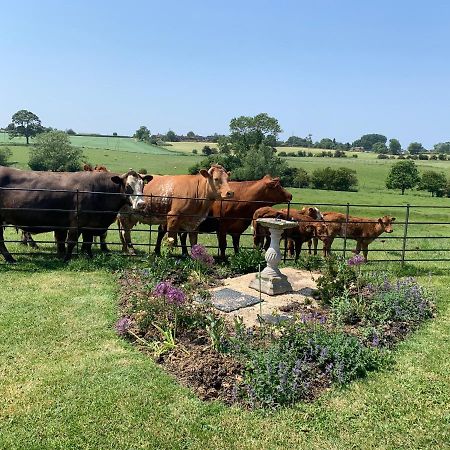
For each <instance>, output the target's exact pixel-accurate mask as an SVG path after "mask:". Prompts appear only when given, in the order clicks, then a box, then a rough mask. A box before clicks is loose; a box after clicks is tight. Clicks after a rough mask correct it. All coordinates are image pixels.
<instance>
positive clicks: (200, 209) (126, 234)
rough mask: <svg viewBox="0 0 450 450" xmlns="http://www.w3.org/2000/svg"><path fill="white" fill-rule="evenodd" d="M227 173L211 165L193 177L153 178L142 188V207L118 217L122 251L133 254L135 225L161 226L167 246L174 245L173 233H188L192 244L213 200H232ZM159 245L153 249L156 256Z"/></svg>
mask: <svg viewBox="0 0 450 450" xmlns="http://www.w3.org/2000/svg"><path fill="white" fill-rule="evenodd" d="M228 177H229V173H227V172H226V171H225V169H224V168H223V167H222V166H220V165H218V164H214V165H212V166H211V168H210V169H209V170H206V169H202V170H200V172H199V173H198V174H197V175H155V176H154V177H153V180H152V182H151V183H149V184H147V185H146V186H145V188H144V195H145V207H144V208H143V209H142V211H139V212H138V213H134V212H131V213H127V212H126V211H122V212H121V213H120V214H119V216H118V223H119V230H120V239H121V241H122V250H123V251H124V252H125V253H130V254H135V251H134V248H133V244H132V242H131V229H132V228H133V227H134V226H135V225H136V224H137V223H138V222H140V223H146V224H150V225H163V226H164V227H165V228H166V229H167V232H168V234H169V239H170V241H169V242H176V239H177V233H178V232H181V231H187V232H190V233H191V240H192V242H193V244H195V243H196V237H197V233H196V231H197V228H198V226H199V225H200V223H201V222H202V221H203V220H204V219H205V218H206V216H207V215H208V211H209V209H210V207H211V203H212V202H213V201H214V200H219V199H225V198H226V199H229V198H232V197H233V190H232V189H231V187H230V186H229V184H228ZM160 244H161V242H160V241H159V243H157V245H156V246H155V253H156V254H159V253H160V251H161V248H160Z"/></svg>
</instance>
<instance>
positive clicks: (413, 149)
mask: <svg viewBox="0 0 450 450" xmlns="http://www.w3.org/2000/svg"><path fill="white" fill-rule="evenodd" d="M422 152H426V150H425V149H424V148H423V145H422V144H421V143H420V142H411V144H409V145H408V153H409V154H410V155H417V154H419V153H422Z"/></svg>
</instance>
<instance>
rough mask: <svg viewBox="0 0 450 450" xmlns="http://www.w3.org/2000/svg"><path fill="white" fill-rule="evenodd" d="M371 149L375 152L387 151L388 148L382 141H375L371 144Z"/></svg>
mask: <svg viewBox="0 0 450 450" xmlns="http://www.w3.org/2000/svg"><path fill="white" fill-rule="evenodd" d="M372 151H373V152H375V153H387V151H388V149H387V147H386V144H383V142H375V144H373V145H372Z"/></svg>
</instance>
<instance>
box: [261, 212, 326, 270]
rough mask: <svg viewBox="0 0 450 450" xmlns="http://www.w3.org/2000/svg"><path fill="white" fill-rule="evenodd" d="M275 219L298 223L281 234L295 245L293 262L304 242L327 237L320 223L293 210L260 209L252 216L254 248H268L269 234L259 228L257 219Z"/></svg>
mask: <svg viewBox="0 0 450 450" xmlns="http://www.w3.org/2000/svg"><path fill="white" fill-rule="evenodd" d="M269 217H270V218H276V219H284V220H291V221H296V222H298V226H297V227H295V228H289V229H287V230H285V231H284V232H283V234H282V238H287V239H288V241H292V242H293V243H294V245H295V260H296V261H297V260H298V258H299V256H300V252H301V248H302V245H303V243H304V242H308V241H310V240H311V239H312V238H313V237H320V239H324V238H325V236H326V235H327V227H326V225H325V224H324V223H323V222H321V221H314V220H313V219H312V217H310V216H308V215H306V214H300V212H299V211H297V210H295V209H293V210H289V214H288V210H287V209H283V210H277V209H274V208H271V207H264V208H260V209H258V210H257V211H255V214H254V215H253V242H254V245H255V247H262V246H263V247H264V249H265V250H267V249H268V248H269V244H270V233H269V231H268V229H267V228H266V227H263V226H261V225H260V224H259V223H258V222H257V219H260V218H269Z"/></svg>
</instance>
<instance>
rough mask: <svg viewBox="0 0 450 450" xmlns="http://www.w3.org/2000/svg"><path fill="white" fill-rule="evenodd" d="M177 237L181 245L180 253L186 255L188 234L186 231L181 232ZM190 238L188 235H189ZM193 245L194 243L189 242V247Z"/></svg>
mask: <svg viewBox="0 0 450 450" xmlns="http://www.w3.org/2000/svg"><path fill="white" fill-rule="evenodd" d="M178 236H179V237H180V245H181V253H182V254H183V255H187V254H188V249H187V237H188V233H187V232H186V231H183V232H182V233H178ZM189 237H190V235H189ZM193 245H195V243H193V242H192V241H191V247H192V246H193Z"/></svg>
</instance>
